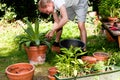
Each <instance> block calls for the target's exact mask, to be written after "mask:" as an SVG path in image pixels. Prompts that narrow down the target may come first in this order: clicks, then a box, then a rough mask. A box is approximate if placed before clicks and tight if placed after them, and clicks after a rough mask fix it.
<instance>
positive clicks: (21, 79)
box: [5, 63, 35, 80]
mask: <svg viewBox="0 0 120 80" xmlns="http://www.w3.org/2000/svg"><path fill="white" fill-rule="evenodd" d="M34 69H35V67H34V66H33V65H31V64H29V63H16V64H12V65H10V66H8V67H7V68H6V70H5V72H6V75H7V77H8V79H9V80H32V79H33V76H34Z"/></svg>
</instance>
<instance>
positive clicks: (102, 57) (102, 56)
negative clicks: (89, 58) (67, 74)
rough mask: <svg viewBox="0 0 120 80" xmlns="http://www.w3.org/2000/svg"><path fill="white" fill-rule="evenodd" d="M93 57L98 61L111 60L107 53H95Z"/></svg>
mask: <svg viewBox="0 0 120 80" xmlns="http://www.w3.org/2000/svg"><path fill="white" fill-rule="evenodd" d="M93 56H94V57H95V58H96V59H97V60H98V61H106V60H107V59H108V58H109V55H108V54H107V53H105V52H94V53H93Z"/></svg>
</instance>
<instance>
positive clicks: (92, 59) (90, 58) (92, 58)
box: [81, 56, 97, 64]
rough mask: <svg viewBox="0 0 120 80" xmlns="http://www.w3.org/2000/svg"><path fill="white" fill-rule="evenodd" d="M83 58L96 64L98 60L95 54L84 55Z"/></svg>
mask: <svg viewBox="0 0 120 80" xmlns="http://www.w3.org/2000/svg"><path fill="white" fill-rule="evenodd" d="M81 59H82V60H83V61H84V62H88V63H89V64H94V63H96V61H97V59H96V58H95V57H93V56H82V57H81Z"/></svg>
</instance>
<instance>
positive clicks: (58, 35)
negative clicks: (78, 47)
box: [55, 28, 62, 42]
mask: <svg viewBox="0 0 120 80" xmlns="http://www.w3.org/2000/svg"><path fill="white" fill-rule="evenodd" d="M61 34H62V28H61V29H59V30H58V31H57V32H56V39H55V42H59V41H60V37H61Z"/></svg>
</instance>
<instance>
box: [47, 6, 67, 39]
mask: <svg viewBox="0 0 120 80" xmlns="http://www.w3.org/2000/svg"><path fill="white" fill-rule="evenodd" d="M60 16H61V18H60V19H59V17H58V15H57V13H56V12H54V13H53V18H54V24H53V28H52V30H51V31H50V32H48V33H47V34H46V37H47V38H49V39H50V38H52V37H53V35H54V33H55V32H56V31H57V30H59V29H61V28H62V27H63V26H64V25H65V24H66V23H67V21H68V16H67V11H66V8H65V6H64V5H62V6H61V8H60Z"/></svg>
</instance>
